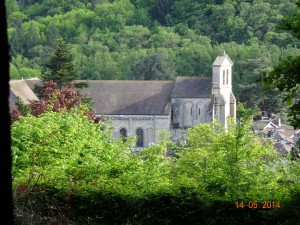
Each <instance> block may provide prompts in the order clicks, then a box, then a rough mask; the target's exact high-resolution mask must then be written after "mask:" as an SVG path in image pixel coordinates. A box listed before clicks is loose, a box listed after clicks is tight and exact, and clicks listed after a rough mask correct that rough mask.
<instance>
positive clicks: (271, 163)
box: [12, 109, 300, 225]
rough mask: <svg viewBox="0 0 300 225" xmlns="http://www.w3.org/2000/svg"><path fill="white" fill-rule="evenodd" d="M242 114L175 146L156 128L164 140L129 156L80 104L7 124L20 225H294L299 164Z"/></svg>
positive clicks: (206, 126) (193, 131)
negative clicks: (78, 107) (253, 128)
mask: <svg viewBox="0 0 300 225" xmlns="http://www.w3.org/2000/svg"><path fill="white" fill-rule="evenodd" d="M242 118H243V120H241V122H242V123H238V124H235V123H232V122H231V123H230V126H229V129H228V131H225V130H224V129H223V127H222V126H221V125H219V124H216V123H214V124H203V125H199V126H197V127H194V128H192V129H190V130H189V133H188V137H187V144H183V145H180V146H174V145H173V144H172V143H170V142H169V141H168V135H167V133H162V134H161V135H162V136H163V137H164V138H163V140H164V141H162V143H160V144H157V145H153V146H151V147H148V148H147V149H145V150H143V151H141V152H136V153H132V149H131V146H132V145H133V140H130V139H128V140H127V141H126V142H124V141H116V140H112V139H110V136H111V132H112V129H111V127H110V126H109V123H107V122H105V123H104V122H100V123H93V122H92V121H90V120H88V119H87V117H86V116H84V115H83V114H82V112H81V110H75V109H71V111H70V112H66V111H65V110H61V111H60V112H50V111H49V112H47V113H44V114H41V115H40V116H39V117H33V116H27V117H20V119H19V120H18V121H16V122H15V123H14V124H13V125H12V146H13V147H12V150H13V165H14V168H13V178H14V179H13V185H14V199H15V207H16V215H17V216H16V221H17V222H18V223H17V224H33V223H36V224H42V223H44V222H45V221H48V222H47V223H48V224H58V221H61V222H60V224H63V223H65V224H81V223H82V224H230V225H234V224H240V223H241V221H243V224H258V223H259V224H297V223H299V222H300V217H299V210H300V208H299V204H298V202H299V200H300V199H299V198H300V196H299V191H300V186H299V184H300V183H299V178H300V174H299V171H300V168H299V166H300V164H299V163H298V162H295V161H291V160H289V157H287V158H285V159H284V158H281V157H282V156H278V155H277V154H275V151H274V150H273V147H272V145H271V143H268V142H267V141H266V140H255V139H254V137H253V134H252V131H251V130H250V129H249V126H250V125H251V124H250V120H249V118H247V117H245V116H243V117H242ZM170 150H171V152H170ZM236 201H239V204H238V205H236ZM242 201H243V202H244V207H242V206H243V205H241V202H242ZM265 201H266V202H269V203H268V204H264V202H265ZM264 205H265V207H266V208H265V209H264V208H263V206H264ZM237 206H238V208H237ZM62 221H63V222H62Z"/></svg>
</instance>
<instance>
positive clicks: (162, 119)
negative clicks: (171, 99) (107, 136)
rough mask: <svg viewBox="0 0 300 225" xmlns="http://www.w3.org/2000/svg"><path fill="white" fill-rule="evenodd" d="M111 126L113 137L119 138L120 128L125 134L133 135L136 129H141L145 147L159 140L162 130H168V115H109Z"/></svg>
mask: <svg viewBox="0 0 300 225" xmlns="http://www.w3.org/2000/svg"><path fill="white" fill-rule="evenodd" d="M107 118H111V119H112V121H113V122H112V127H113V128H114V129H115V131H114V133H113V137H114V138H116V139H120V137H121V133H120V131H121V129H122V128H125V129H126V136H127V137H133V136H135V135H136V132H137V129H139V128H140V129H142V130H143V146H144V147H147V146H148V145H151V144H153V143H158V142H159V141H160V133H161V131H162V130H167V131H169V130H170V121H171V119H170V115H135V116H134V115H118V116H110V117H107Z"/></svg>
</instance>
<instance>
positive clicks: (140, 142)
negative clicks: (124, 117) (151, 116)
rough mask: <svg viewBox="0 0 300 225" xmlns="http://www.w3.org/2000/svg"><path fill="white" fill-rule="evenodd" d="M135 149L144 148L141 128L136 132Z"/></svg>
mask: <svg viewBox="0 0 300 225" xmlns="http://www.w3.org/2000/svg"><path fill="white" fill-rule="evenodd" d="M136 136H137V137H136V138H137V140H136V147H144V131H143V129H142V128H138V129H137V130H136Z"/></svg>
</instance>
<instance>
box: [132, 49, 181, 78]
mask: <svg viewBox="0 0 300 225" xmlns="http://www.w3.org/2000/svg"><path fill="white" fill-rule="evenodd" d="M175 76H176V71H175V69H174V63H173V62H172V61H171V59H170V58H168V57H167V56H165V55H162V54H153V55H149V56H146V57H145V58H144V59H142V60H140V61H139V62H137V64H136V65H135V66H134V68H133V69H132V71H130V72H129V75H128V77H130V78H132V79H134V80H173V79H174V78H175Z"/></svg>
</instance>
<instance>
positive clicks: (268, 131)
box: [252, 112, 299, 154]
mask: <svg viewBox="0 0 300 225" xmlns="http://www.w3.org/2000/svg"><path fill="white" fill-rule="evenodd" d="M261 114H262V115H261V119H259V120H256V121H253V125H252V129H253V131H254V133H255V134H256V135H258V136H260V137H263V138H270V139H271V140H272V141H273V143H274V147H275V149H276V151H277V152H279V153H281V154H288V153H289V152H290V151H291V150H292V147H293V146H294V145H295V143H296V142H297V141H298V139H299V130H298V129H294V128H293V127H292V126H290V125H287V124H283V123H282V122H281V118H280V117H279V116H277V115H275V114H272V115H271V116H270V117H269V116H268V115H267V114H266V113H264V112H262V113H261Z"/></svg>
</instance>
